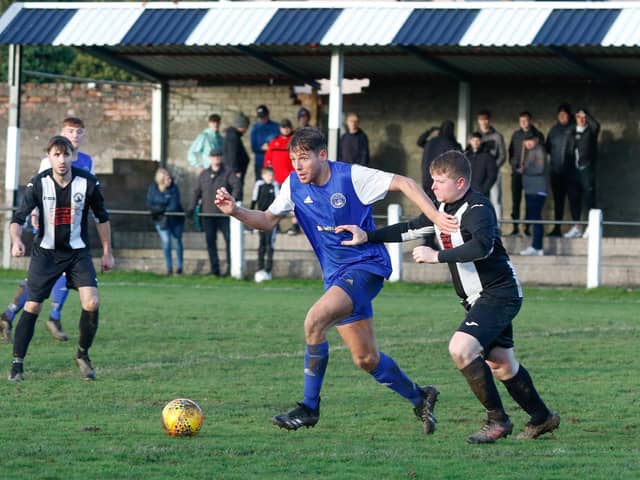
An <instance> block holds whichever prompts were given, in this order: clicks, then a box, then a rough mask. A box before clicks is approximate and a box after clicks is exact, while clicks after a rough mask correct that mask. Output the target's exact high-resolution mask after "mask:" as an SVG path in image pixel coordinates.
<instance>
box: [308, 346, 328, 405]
mask: <svg viewBox="0 0 640 480" xmlns="http://www.w3.org/2000/svg"><path fill="white" fill-rule="evenodd" d="M328 363H329V342H326V341H325V342H323V343H319V344H318V345H307V347H306V348H305V350H304V400H303V403H304V404H305V405H306V406H307V407H309V408H310V409H312V410H316V409H317V408H318V405H319V403H320V389H321V388H322V381H323V380H324V374H325V372H326V371H327V364H328Z"/></svg>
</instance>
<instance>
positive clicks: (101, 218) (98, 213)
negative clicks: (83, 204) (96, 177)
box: [89, 181, 109, 223]
mask: <svg viewBox="0 0 640 480" xmlns="http://www.w3.org/2000/svg"><path fill="white" fill-rule="evenodd" d="M89 205H90V206H91V210H92V211H93V216H94V217H95V219H96V221H97V222H98V223H105V222H108V221H109V213H108V212H107V209H106V207H105V206H104V197H103V196H102V192H101V191H100V182H99V181H96V183H95V185H94V186H93V191H92V192H91V198H90V199H89Z"/></svg>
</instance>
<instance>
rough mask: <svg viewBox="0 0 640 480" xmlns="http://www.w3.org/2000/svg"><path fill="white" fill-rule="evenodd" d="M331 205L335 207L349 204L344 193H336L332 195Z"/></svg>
mask: <svg viewBox="0 0 640 480" xmlns="http://www.w3.org/2000/svg"><path fill="white" fill-rule="evenodd" d="M330 200H331V206H332V207H333V208H342V207H344V206H345V205H346V204H347V197H345V196H344V195H343V194H342V193H334V194H333V195H331V198H330Z"/></svg>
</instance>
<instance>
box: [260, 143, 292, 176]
mask: <svg viewBox="0 0 640 480" xmlns="http://www.w3.org/2000/svg"><path fill="white" fill-rule="evenodd" d="M290 140H291V135H289V136H288V137H283V136H282V135H278V136H277V137H276V138H274V139H273V140H271V141H270V142H269V147H268V149H267V153H266V154H265V155H264V166H265V167H271V168H273V178H274V180H275V181H276V182H278V183H279V184H282V182H284V181H285V180H286V179H287V177H288V176H289V174H290V173H291V172H293V164H292V163H291V157H290V156H289V141H290Z"/></svg>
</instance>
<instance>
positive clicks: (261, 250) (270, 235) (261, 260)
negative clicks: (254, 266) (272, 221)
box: [258, 228, 277, 273]
mask: <svg viewBox="0 0 640 480" xmlns="http://www.w3.org/2000/svg"><path fill="white" fill-rule="evenodd" d="M276 231H277V229H276V228H274V229H273V230H270V231H268V232H262V231H261V232H260V246H259V247H258V270H266V271H267V272H269V273H271V270H272V269H273V246H274V244H275V242H276ZM265 256H266V257H267V261H266V263H265Z"/></svg>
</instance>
